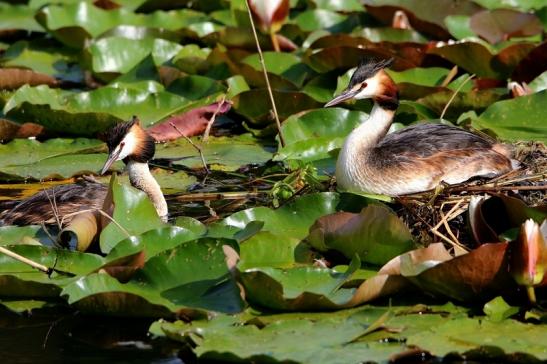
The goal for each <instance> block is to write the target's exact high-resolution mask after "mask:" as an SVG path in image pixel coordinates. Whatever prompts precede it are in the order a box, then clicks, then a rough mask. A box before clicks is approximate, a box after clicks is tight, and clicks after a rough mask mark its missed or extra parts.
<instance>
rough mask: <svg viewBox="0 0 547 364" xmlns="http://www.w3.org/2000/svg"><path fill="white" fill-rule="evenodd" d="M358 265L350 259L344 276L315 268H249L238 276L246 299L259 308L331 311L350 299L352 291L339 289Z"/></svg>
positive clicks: (356, 261)
mask: <svg viewBox="0 0 547 364" xmlns="http://www.w3.org/2000/svg"><path fill="white" fill-rule="evenodd" d="M359 265H360V261H359V259H358V258H357V259H354V260H353V261H352V263H351V264H350V266H349V267H348V269H347V271H346V272H344V273H337V272H334V271H332V270H330V269H327V268H315V267H296V268H290V269H276V268H270V267H262V268H252V269H248V270H246V271H243V272H242V273H241V280H242V283H243V286H244V287H245V292H246V297H247V299H248V300H249V301H250V302H252V303H255V304H258V305H259V306H261V307H266V308H270V309H275V310H289V311H298V310H300V311H302V310H312V309H315V310H317V309H332V308H336V307H341V306H343V305H345V304H346V303H348V302H349V301H350V300H351V298H352V297H353V293H354V290H353V289H344V288H341V287H342V285H343V284H344V283H345V282H347V281H348V280H349V279H350V278H351V275H352V274H353V273H354V272H355V271H356V270H357V269H358V268H359Z"/></svg>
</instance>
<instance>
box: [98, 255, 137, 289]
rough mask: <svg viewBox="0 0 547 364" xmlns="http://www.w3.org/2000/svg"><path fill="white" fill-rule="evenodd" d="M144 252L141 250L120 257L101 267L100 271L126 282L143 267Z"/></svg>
mask: <svg viewBox="0 0 547 364" xmlns="http://www.w3.org/2000/svg"><path fill="white" fill-rule="evenodd" d="M145 261H146V254H145V252H144V250H141V251H139V252H137V253H135V254H131V255H128V256H125V257H121V258H119V259H116V260H114V261H111V262H109V263H108V264H105V265H104V266H102V267H101V269H100V272H106V273H108V274H109V275H110V276H112V277H114V278H116V279H117V280H118V281H120V282H121V283H125V282H128V281H129V280H130V279H131V277H133V274H135V272H137V271H138V270H139V269H141V268H142V267H144V263H145Z"/></svg>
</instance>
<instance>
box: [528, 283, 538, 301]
mask: <svg viewBox="0 0 547 364" xmlns="http://www.w3.org/2000/svg"><path fill="white" fill-rule="evenodd" d="M526 293H528V299H529V300H530V302H531V303H532V304H533V305H534V306H535V305H536V303H537V301H536V291H535V289H534V286H528V287H526Z"/></svg>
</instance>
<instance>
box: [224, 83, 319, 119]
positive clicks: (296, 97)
mask: <svg viewBox="0 0 547 364" xmlns="http://www.w3.org/2000/svg"><path fill="white" fill-rule="evenodd" d="M273 95H274V99H275V103H276V106H277V112H278V113H279V117H280V118H281V119H286V118H288V117H289V116H291V115H293V114H296V113H297V112H299V111H304V110H309V109H315V108H317V107H319V106H322V105H320V104H319V103H318V102H317V101H315V100H313V99H312V98H311V97H309V96H307V95H306V94H304V93H301V92H295V91H275V90H274V91H273ZM232 101H233V103H234V110H235V111H236V112H237V113H239V114H241V115H243V116H245V117H246V118H248V119H249V120H250V121H251V122H252V123H253V124H257V125H264V124H267V123H268V122H271V121H273V119H272V118H271V114H270V109H271V107H272V106H271V101H270V99H269V98H268V92H267V91H266V90H265V89H260V90H249V91H245V92H242V93H240V94H238V95H236V96H235V97H234V98H233V99H232Z"/></svg>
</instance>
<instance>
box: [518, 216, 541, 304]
mask: <svg viewBox="0 0 547 364" xmlns="http://www.w3.org/2000/svg"><path fill="white" fill-rule="evenodd" d="M544 224H545V223H544ZM546 241H547V239H546V238H545V237H544V236H543V234H542V229H541V228H540V226H539V225H538V223H536V222H535V221H534V220H532V219H528V220H526V222H525V223H524V224H522V226H521V229H520V233H519V236H518V238H517V240H516V241H515V243H514V245H513V249H512V254H511V268H510V270H511V275H512V276H513V278H514V279H515V281H516V282H517V283H518V284H520V285H523V286H526V287H527V288H528V296H529V298H530V301H531V302H532V303H535V293H534V286H538V285H540V284H542V283H543V281H544V278H545V273H546V272H545V270H546V268H547V243H546Z"/></svg>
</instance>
